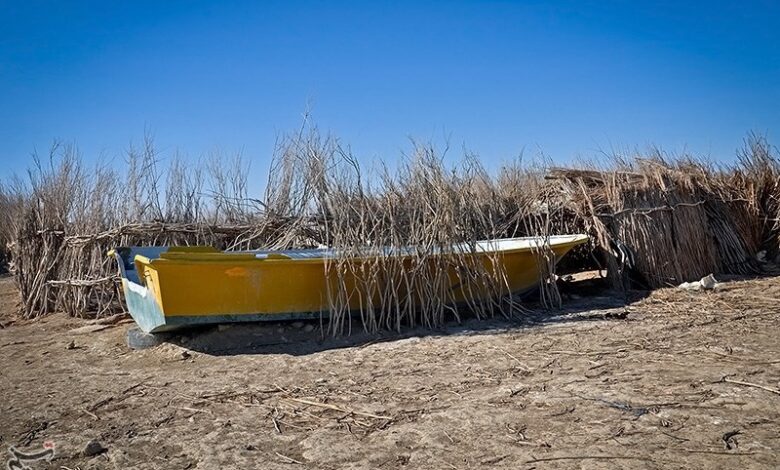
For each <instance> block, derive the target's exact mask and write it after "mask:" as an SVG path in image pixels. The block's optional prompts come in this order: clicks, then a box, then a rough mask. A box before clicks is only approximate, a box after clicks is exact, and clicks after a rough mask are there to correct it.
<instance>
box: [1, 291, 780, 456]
mask: <svg viewBox="0 0 780 470" xmlns="http://www.w3.org/2000/svg"><path fill="white" fill-rule="evenodd" d="M15 299H16V296H15V292H14V290H13V285H12V283H11V282H10V280H9V279H7V278H6V279H2V280H0V302H2V312H4V314H3V315H2V316H0V322H2V328H0V447H2V450H3V453H2V454H0V458H2V459H6V458H10V456H11V454H6V453H5V452H6V450H7V449H9V448H10V447H11V446H14V448H16V449H18V450H19V451H23V452H26V453H30V452H35V451H42V450H43V449H44V443H45V442H49V443H53V444H54V449H55V453H54V457H53V459H52V460H51V461H48V462H47V461H45V460H41V461H36V462H33V461H30V462H27V463H26V464H27V465H29V468H33V469H38V468H40V469H43V468H56V469H76V468H80V469H82V470H83V469H90V468H115V469H119V468H122V469H128V468H133V469H142V468H143V469H152V468H154V469H157V468H165V469H216V468H221V469H234V468H235V469H238V468H282V469H295V468H323V469H342V468H344V469H347V468H349V469H363V468H375V469H402V468H436V469H469V468H511V469H531V468H538V469H547V468H632V469H636V468H665V469H666V468H778V467H780V457H778V451H779V450H780V390H778V389H780V278H776V277H774V278H763V279H757V280H743V281H734V282H729V283H726V284H724V285H723V288H722V289H720V290H718V291H717V292H686V291H681V290H679V289H667V290H661V291H657V292H655V293H653V294H652V295H650V296H649V297H646V298H644V299H642V300H639V301H637V302H634V303H632V304H630V305H629V306H627V307H625V308H624V307H617V308H609V307H610V306H612V307H614V305H615V300H613V299H610V298H603V297H602V298H588V299H582V300H577V301H573V302H570V303H569V305H570V307H569V308H568V310H567V311H566V312H564V313H562V314H560V313H559V314H557V315H555V316H551V315H550V314H545V313H531V314H528V315H527V316H526V318H525V319H524V320H522V321H515V322H509V321H489V322H474V321H471V322H467V323H465V324H461V325H452V326H450V327H448V328H445V329H443V330H440V331H435V332H425V331H422V330H415V331H407V332H405V333H404V334H403V335H389V334H385V335H381V336H376V335H374V336H371V335H364V334H360V335H356V336H354V337H350V338H349V339H339V340H333V339H329V340H324V341H323V340H321V339H320V338H319V336H318V333H317V332H316V331H314V332H308V331H307V330H310V329H311V327H308V326H305V325H304V326H301V325H289V324H288V325H284V326H280V325H265V326H250V327H243V326H242V327H238V326H236V327H227V328H221V329H212V330H208V331H203V332H198V333H191V334H189V335H187V336H183V337H180V338H175V341H174V342H172V343H166V344H163V345H160V346H157V347H154V348H151V349H146V350H143V351H131V350H129V349H128V348H127V347H126V346H125V332H126V330H127V329H128V328H130V327H131V326H132V325H131V324H129V323H122V324H119V325H113V326H110V325H104V326H101V325H94V324H93V325H90V324H89V323H87V322H85V321H83V320H76V319H72V318H67V317H65V316H62V315H53V316H50V317H48V318H45V319H43V320H40V321H35V322H26V321H14V320H13V317H12V315H11V313H10V312H12V311H13V309H14V305H13V304H14V302H15ZM599 305H600V306H601V308H600V309H596V307H598V306H599ZM85 326H86V328H85ZM85 330H87V331H85ZM94 330H100V331H94ZM304 336H305V337H307V338H310V337H313V336H314V337H316V339H309V340H304V339H301V338H302V337H304ZM91 440H96V441H97V442H98V443H99V444H100V445H99V446H97V445H94V444H93V448H92V449H90V450H91V451H92V452H87V453H96V455H90V456H87V455H85V452H84V451H85V450H86V449H85V448H86V446H87V443H88V442H89V441H91ZM104 450H105V451H104ZM2 463H3V464H5V460H3V461H2Z"/></svg>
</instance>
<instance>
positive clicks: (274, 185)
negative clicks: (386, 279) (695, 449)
mask: <svg viewBox="0 0 780 470" xmlns="http://www.w3.org/2000/svg"><path fill="white" fill-rule="evenodd" d="M59 150H61V151H62V149H59ZM739 157H740V158H739V163H738V165H737V166H735V167H733V168H715V167H713V166H710V165H707V164H704V163H700V162H696V161H692V160H690V159H676V160H672V161H667V160H665V159H664V158H663V156H662V155H661V154H660V153H659V154H655V155H651V156H650V157H649V158H641V159H640V158H637V159H630V160H627V161H615V162H614V163H612V164H611V165H609V166H608V167H607V168H601V169H598V170H597V169H591V170H583V169H552V170H549V171H548V170H544V169H538V168H536V169H535V168H530V169H529V168H525V167H522V166H520V165H510V166H508V167H505V168H503V169H502V170H501V171H499V172H498V174H490V173H488V172H487V171H485V169H484V168H483V167H482V166H481V165H480V164H479V161H478V160H477V159H476V158H474V157H466V158H464V159H463V160H461V161H460V162H459V163H457V164H454V165H448V164H445V161H444V159H443V158H442V156H441V154H440V153H438V152H437V150H436V149H435V148H433V147H431V146H416V147H415V149H414V152H413V153H412V154H411V155H410V156H409V157H406V158H405V159H403V160H402V161H401V162H400V163H398V164H397V165H396V166H395V167H393V168H388V167H386V166H383V165H382V166H380V167H379V169H374V170H372V171H369V172H365V171H364V170H363V169H362V168H361V166H360V165H359V164H358V162H357V161H356V160H355V159H354V157H352V155H351V154H350V153H349V152H348V151H345V150H344V149H343V148H342V147H341V146H340V145H339V144H338V142H337V141H335V140H334V139H329V138H323V137H321V136H320V135H319V134H317V133H316V132H311V133H301V134H299V135H297V136H294V137H293V138H291V139H288V140H286V141H283V142H282V144H281V145H280V148H279V151H278V152H277V154H276V156H275V158H274V160H273V162H272V165H271V171H270V177H269V180H268V184H267V189H266V193H265V195H264V196H263V197H262V199H261V200H257V199H252V198H250V197H249V196H248V194H247V181H246V178H247V176H246V171H245V167H244V165H243V164H242V163H241V161H240V160H234V161H231V162H228V163H226V162H224V161H221V162H220V161H212V162H210V163H209V164H208V165H206V170H200V169H199V168H201V167H195V168H186V167H185V166H183V165H182V164H181V163H180V162H179V161H178V160H177V159H174V160H173V161H172V163H171V165H170V166H169V167H168V168H167V169H159V168H158V165H157V164H158V160H159V159H158V157H157V154H156V152H155V150H154V148H153V146H152V145H151V142H146V143H145V145H144V146H143V148H141V149H138V150H134V151H131V152H130V153H129V154H128V163H127V171H126V172H123V173H120V174H117V173H116V172H115V170H107V169H104V168H99V169H98V170H97V171H86V170H85V169H84V167H83V166H82V165H81V163H80V160H79V158H78V156H77V155H75V154H74V153H73V152H72V151H71V150H70V149H65V150H64V151H63V153H62V154H61V155H57V158H52V159H50V161H49V162H48V163H47V164H42V163H40V162H39V163H38V166H37V170H36V171H34V172H32V173H31V174H32V178H31V182H30V185H29V188H28V189H27V192H26V193H25V194H24V197H22V198H20V199H17V202H16V204H17V205H16V207H17V210H16V211H15V212H14V216H13V217H11V220H10V221H9V223H8V226H9V227H11V230H12V233H13V236H12V238H13V240H12V245H11V247H12V255H13V268H14V274H15V278H16V281H17V283H18V284H19V287H20V292H21V296H22V302H21V305H22V313H23V314H24V315H25V316H28V317H34V316H38V315H43V314H46V313H49V312H52V311H55V310H64V311H66V312H68V313H70V314H72V315H77V316H85V315H105V314H108V313H113V312H116V311H119V310H121V309H122V308H123V307H122V302H121V293H120V290H119V286H118V283H117V278H116V274H115V273H116V267H115V266H114V265H113V261H112V260H110V259H108V258H107V257H106V256H105V253H106V252H107V251H108V250H109V249H110V248H113V247H115V246H119V245H155V244H156V245H160V244H166V245H175V244H180V245H192V244H205V245H213V246H215V247H218V248H220V249H252V248H260V247H263V248H290V247H312V246H318V245H323V246H330V247H337V248H339V249H340V251H341V253H343V255H344V257H345V258H346V257H349V256H353V255H360V254H361V253H366V252H371V251H372V250H373V249H375V248H376V247H390V248H400V247H405V246H409V245H417V246H420V247H421V249H420V250H419V259H418V261H419V266H425V265H426V263H427V262H429V261H430V259H431V258H430V256H431V254H432V253H434V252H435V250H436V249H437V248H440V247H443V246H447V245H448V244H452V243H466V244H470V243H471V244H473V242H474V241H476V240H479V239H488V238H499V237H512V236H525V235H536V236H546V235H552V234H559V233H573V232H587V233H589V234H590V235H591V236H592V238H593V243H592V244H591V245H590V246H589V247H587V248H586V249H585V250H586V251H584V252H583V255H582V256H581V258H579V259H581V260H584V261H585V262H588V263H591V262H593V260H596V261H597V262H598V263H600V264H601V265H602V266H603V267H604V268H606V269H607V271H608V276H609V278H610V280H611V282H612V283H613V285H614V286H616V287H620V288H626V287H629V286H630V284H629V283H633V284H631V285H634V286H636V285H638V286H640V287H647V288H656V287H661V286H667V285H675V284H679V283H680V282H684V281H690V280H697V279H699V278H701V277H703V276H705V275H707V274H709V273H747V272H755V271H759V270H760V269H761V268H762V265H761V262H760V261H759V260H758V259H757V255H758V254H759V253H760V252H761V251H765V252H766V256H765V257H764V258H765V259H773V258H774V257H775V256H777V255H778V251H780V250H779V248H780V222H778V219H780V202H779V201H780V183H778V179H779V178H780V164H778V160H777V158H776V157H775V156H774V155H773V153H772V151H771V148H770V147H769V145H768V144H767V143H766V141H765V140H763V139H761V138H756V137H751V138H750V139H749V140H748V142H747V145H746V147H745V150H744V151H742V152H741V153H740V155H739ZM120 175H121V176H120ZM127 175H129V176H127ZM19 201H21V202H19ZM373 252H376V250H373ZM539 255H540V261H544V260H545V256H547V255H548V254H546V253H540V254H539ZM549 261H550V260H549V259H547V263H545V262H542V263H540V269H541V270H542V271H543V272H542V274H543V279H544V282H543V283H542V286H541V289H540V293H541V296H542V299H543V300H544V301H545V302H546V303H548V304H551V305H556V304H558V303H559V302H560V298H559V297H558V295H557V290H556V287H555V282H554V278H555V276H554V274H555V269H554V266H551V265H550V263H549ZM464 262H465V261H464V259H448V260H446V263H455V264H458V263H464ZM373 263H374V264H373V265H371V266H366V267H364V269H365V272H360V273H354V272H350V273H347V272H346V271H345V270H346V269H351V268H350V264H349V263H344V262H342V260H339V259H336V260H334V261H333V262H331V263H329V265H328V267H327V268H326V269H329V270H333V272H334V273H335V275H336V278H338V277H339V276H342V277H343V276H345V275H346V274H350V275H351V276H357V277H358V278H359V279H361V282H362V283H363V284H364V289H365V291H366V292H371V291H372V289H373V288H374V287H373V286H375V285H376V284H377V282H378V280H377V279H375V278H374V277H372V276H374V274H375V273H376V272H385V273H387V272H390V273H393V272H396V271H398V272H397V275H398V276H400V278H402V279H404V282H406V283H407V284H408V285H423V286H426V288H429V289H430V291H429V292H428V295H426V296H425V302H423V306H422V307H419V306H418V304H419V302H418V301H419V300H420V299H407V298H403V297H402V294H401V291H402V290H398V292H396V291H395V290H394V289H392V288H390V289H389V291H388V292H384V293H383V295H382V301H381V305H379V306H378V307H376V308H373V309H372V311H366V312H361V314H362V316H363V320H364V325H366V327H367V328H368V329H379V328H396V329H397V328H400V327H401V326H402V325H416V324H422V325H426V326H436V325H439V324H441V322H442V321H444V319H445V318H448V317H452V316H454V317H456V318H457V317H458V315H459V312H457V311H454V310H453V309H451V308H450V307H449V299H448V298H447V295H448V292H447V290H446V289H444V290H442V289H439V287H440V286H441V283H440V282H438V281H437V279H438V278H437V277H436V276H437V275H438V274H437V272H435V271H436V270H433V272H431V271H430V270H428V271H425V270H416V271H414V272H401V271H402V270H401V267H400V266H398V265H394V264H393V263H394V260H393V259H392V257H386V256H385V257H383V256H377V257H375V259H374V261H373ZM379 268H381V269H379ZM442 269H444V266H442ZM394 270H395V271H394ZM465 271H469V269H465ZM470 272H472V273H473V274H472V275H473V276H475V282H478V283H482V284H483V285H485V286H488V287H490V286H498V287H500V283H501V282H503V281H502V273H500V272H476V273H475V272H474V270H473V269H471V270H470ZM498 287H496V289H497V290H500V289H498ZM328 295H329V299H330V301H331V310H332V312H331V313H332V317H333V321H332V322H331V325H330V326H331V329H332V331H333V332H341V331H343V328H345V326H348V324H347V323H348V322H347V323H345V322H344V319H345V318H346V312H345V309H344V306H345V305H346V299H344V298H343V291H341V290H340V289H339V286H338V285H336V286H334V288H333V290H332V292H329V293H328ZM470 307H471V311H472V313H475V314H476V315H477V316H491V315H496V314H502V315H512V314H514V313H516V312H517V311H518V306H517V305H516V304H515V303H514V300H513V299H508V301H507V299H504V300H502V301H500V302H495V303H491V304H477V303H474V304H473V305H470Z"/></svg>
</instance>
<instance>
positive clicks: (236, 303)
mask: <svg viewBox="0 0 780 470" xmlns="http://www.w3.org/2000/svg"><path fill="white" fill-rule="evenodd" d="M587 241H588V237H587V235H561V236H552V237H547V238H533V237H531V238H506V239H497V240H489V241H481V242H477V243H476V244H474V245H470V246H468V247H466V246H465V245H463V246H456V247H454V248H452V249H451V251H449V252H446V251H442V255H444V254H446V253H450V254H451V253H453V252H460V253H461V254H466V255H468V256H471V257H475V258H472V260H476V261H477V262H478V263H479V264H481V265H482V266H484V267H485V268H487V269H490V268H491V267H492V265H493V263H496V262H498V263H502V268H503V272H504V273H505V284H506V287H504V288H502V289H499V290H500V291H501V294H502V295H506V294H510V293H521V292H524V291H527V290H529V289H530V288H532V287H534V286H535V285H536V284H537V283H538V282H539V272H540V270H539V267H538V265H537V263H538V259H539V257H538V256H537V255H536V254H535V253H538V251H537V249H538V248H539V247H540V246H542V245H543V244H548V246H549V248H550V249H551V250H552V251H553V252H554V253H555V255H556V261H557V260H559V259H560V258H561V257H563V256H564V255H565V254H566V253H567V252H568V251H569V250H571V249H572V248H573V247H575V246H577V245H580V244H582V243H585V242H587ZM459 250H460V251H459ZM413 253H414V249H405V250H397V251H396V252H395V253H389V252H387V251H385V252H383V253H382V256H392V257H396V258H397V260H398V261H400V263H401V266H406V263H411V262H412V259H413V257H414V254H413ZM109 254H112V255H114V256H115V257H116V259H117V262H118V264H119V271H120V274H121V277H122V287H123V290H124V294H125V301H126V303H127V308H128V310H129V312H130V315H131V316H132V317H133V318H134V319H135V321H136V323H137V324H138V326H139V327H140V328H141V329H142V330H143V331H145V332H147V333H158V332H163V331H168V330H172V329H176V328H181V327H186V326H192V325H199V324H205V323H228V322H239V321H263V320H294V319H305V318H313V317H314V318H317V317H319V316H320V315H327V313H328V308H329V302H328V298H327V297H328V295H327V293H328V286H329V285H332V284H329V283H332V282H334V276H335V274H334V271H333V270H328V269H327V263H328V262H329V261H333V262H342V263H343V262H345V261H344V258H343V257H341V258H339V257H338V256H337V253H334V252H333V251H332V250H329V249H311V250H286V251H243V252H222V251H219V250H216V249H214V248H211V247H162V246H158V247H121V248H116V249H115V250H112V251H111V252H110V253H109ZM435 256H438V255H434V256H433V258H435ZM372 259H376V255H374V256H370V255H364V256H363V257H362V258H361V257H358V258H348V259H347V260H346V262H347V263H353V264H354V265H355V266H359V265H360V264H361V263H370V262H371V260H372ZM336 260H339V261H336ZM356 271H357V270H353V271H352V272H356ZM443 277H444V279H445V282H449V288H450V289H452V292H453V298H454V300H455V301H456V302H457V301H459V300H463V299H465V298H466V292H469V293H470V294H471V296H472V297H471V298H472V299H473V297H474V292H475V289H474V288H473V286H468V285H466V284H467V282H464V280H463V279H461V277H460V276H459V275H458V270H457V269H456V268H452V269H449V272H448V273H447V275H446V276H443ZM379 278H380V279H381V276H379ZM341 280H342V281H345V279H344V277H342V278H341ZM355 284H356V282H355V280H354V279H352V280H350V279H346V282H345V284H344V285H346V286H347V289H357V288H356V287H355ZM375 288H382V286H375ZM476 292H477V294H476V296H477V297H479V296H487V295H493V296H494V295H495V294H496V291H495V290H493V291H492V292H491V293H490V294H488V293H487V292H485V291H484V289H482V290H480V289H476ZM358 297H359V296H354V298H355V299H357V298H358ZM418 298H419V297H418ZM360 301H361V300H353V301H350V304H349V308H350V309H359V308H360V307H361V304H359V303H358V302H360ZM362 301H363V302H365V299H362ZM363 306H364V305H363Z"/></svg>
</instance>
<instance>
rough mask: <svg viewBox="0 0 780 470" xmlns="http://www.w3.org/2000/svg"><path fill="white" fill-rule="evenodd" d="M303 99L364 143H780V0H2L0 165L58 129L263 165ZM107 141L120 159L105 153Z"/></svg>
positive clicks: (119, 145) (386, 148) (343, 133)
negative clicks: (145, 140) (755, 138)
mask: <svg viewBox="0 0 780 470" xmlns="http://www.w3.org/2000/svg"><path fill="white" fill-rule="evenodd" d="M307 107H308V108H311V109H312V110H313V115H314V117H315V120H316V122H317V123H318V125H319V126H320V128H322V129H324V130H328V131H332V132H333V133H335V134H336V135H338V136H340V137H341V138H342V139H343V141H344V142H346V143H349V144H351V145H352V148H353V150H354V151H355V152H356V153H358V154H360V155H361V156H362V157H363V158H375V157H382V158H387V159H392V158H395V157H396V156H397V155H398V154H399V153H400V152H401V150H405V149H408V148H409V145H408V138H409V137H416V138H419V139H434V140H438V141H441V140H442V139H443V136H450V141H451V143H452V144H453V146H454V147H460V146H461V145H464V144H465V145H466V146H467V147H468V148H469V149H472V150H474V151H476V152H477V153H478V154H480V155H481V157H482V158H483V159H484V160H485V161H487V162H500V161H502V160H508V159H511V158H512V157H514V156H516V155H518V154H519V153H520V152H521V150H523V149H525V151H526V153H528V152H531V153H535V152H537V151H539V150H542V151H544V152H545V153H546V154H548V155H549V156H550V157H552V158H553V159H554V160H556V161H558V162H561V163H565V162H566V161H570V160H571V159H573V158H576V157H577V156H578V155H579V156H591V155H596V154H597V153H598V152H599V151H600V150H609V149H610V148H626V147H639V148H643V147H644V146H646V145H648V144H650V143H655V144H658V145H660V146H662V147H664V148H666V149H668V150H670V151H680V150H681V149H684V148H687V149H688V150H690V151H692V152H694V153H697V154H705V155H707V154H709V155H711V156H713V157H714V158H718V159H721V160H728V159H731V158H733V155H734V150H735V149H736V148H737V147H738V146H739V145H740V144H741V140H742V138H743V137H744V136H745V134H746V133H747V132H748V131H750V130H755V131H758V132H760V133H766V134H767V135H768V136H769V139H770V141H773V142H774V143H775V144H777V143H778V141H780V137H779V136H778V134H780V2H778V1H777V0H764V1H753V2H731V1H729V2H719V1H709V2H679V1H673V2H642V1H624V2H609V1H568V2H566V1H564V2H553V1H549V2H548V1H527V2H520V1H518V2H476V1H475V2H459V1H446V2H444V1H442V2H437V1H433V2H425V4H424V5H423V2H404V1H392V2H379V1H371V2H338V1H323V2H297V1H279V2H272V1H268V2H260V1H257V2H238V1H220V2H202V1H201V2H199V1H187V2H177V1H123V2H118V1H117V2H112V1H108V0H100V1H82V2H78V1H58V2H53V1H52V2H47V1H36V0H17V1H5V0H0V161H2V166H0V175H7V174H9V173H11V172H14V171H20V170H23V169H24V168H25V167H26V166H27V165H28V164H29V162H30V154H31V153H32V152H33V151H34V150H36V149H37V150H38V151H46V149H47V148H48V146H49V145H50V143H51V142H52V140H53V139H60V140H64V141H68V142H75V143H77V144H78V145H79V147H80V149H81V150H82V152H83V153H84V155H85V156H86V157H87V158H89V159H95V158H97V156H98V155H100V154H101V153H102V154H105V155H109V156H121V153H122V151H123V149H125V148H127V147H128V144H129V143H130V142H131V141H138V140H139V139H140V138H141V137H142V136H143V133H144V129H151V130H152V131H153V133H154V134H155V136H156V140H157V142H158V144H159V145H160V147H161V148H162V150H163V151H165V152H170V151H172V150H173V149H180V150H182V151H184V152H186V153H188V154H190V155H195V156H197V155H201V154H204V153H206V152H209V151H211V150H214V149H220V150H222V151H223V152H227V153H230V152H234V151H238V150H242V151H243V153H244V155H245V156H247V157H249V158H251V159H252V161H253V163H252V165H253V167H255V168H257V167H260V168H264V167H266V166H267V162H268V158H269V155H270V153H271V151H272V149H273V146H274V140H275V138H276V136H277V135H279V133H281V132H285V131H288V130H294V129H295V128H296V127H297V126H298V125H299V123H300V120H301V114H302V112H303V111H304V110H305V109H307ZM115 158H119V157H115Z"/></svg>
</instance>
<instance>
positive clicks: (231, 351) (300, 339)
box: [166, 289, 645, 356]
mask: <svg viewBox="0 0 780 470" xmlns="http://www.w3.org/2000/svg"><path fill="white" fill-rule="evenodd" d="M589 294H590V295H589V296H581V295H578V294H573V295H572V294H571V293H568V294H565V296H566V297H569V298H568V300H566V301H565V302H564V306H563V308H562V309H557V310H552V311H551V310H546V309H544V308H543V307H542V306H541V305H540V304H539V303H538V302H534V301H533V300H532V301H531V302H526V303H525V305H526V306H527V307H526V308H527V309H526V310H525V311H523V312H522V313H518V314H517V315H516V317H515V318H503V317H497V318H492V319H486V320H478V319H476V318H473V317H464V318H463V319H462V320H461V321H460V322H457V321H455V320H454V319H453V320H452V321H450V322H448V323H446V324H445V325H444V326H442V327H441V328H437V329H429V328H423V327H415V328H405V329H403V330H402V331H401V332H395V331H381V332H377V333H367V332H365V331H364V330H363V326H362V323H361V322H360V320H359V319H353V320H352V324H351V328H352V329H351V333H350V334H344V335H341V336H337V337H332V336H330V335H328V334H327V333H324V329H325V327H326V326H327V323H326V321H327V320H323V321H322V322H320V321H318V320H313V321H308V322H301V321H298V322H262V323H241V324H227V325H219V326H211V327H202V328H197V329H191V330H187V331H185V332H182V333H177V334H175V335H172V336H170V337H168V338H167V339H166V341H167V342H169V343H173V344H176V345H179V346H182V347H185V348H187V349H189V350H191V351H197V352H200V353H204V354H209V355H213V356H232V355H243V354H290V355H305V354H311V353H315V352H319V351H326V350H331V349H339V348H349V347H361V346H367V345H370V344H375V343H382V342H388V341H397V340H401V339H408V338H414V337H435V336H449V335H480V334H495V333H509V332H513V331H521V330H523V329H527V328H534V327H539V326H542V325H549V324H556V323H563V322H582V321H604V320H610V321H615V320H623V321H625V320H626V319H627V316H628V310H627V309H626V306H627V305H628V304H629V303H631V302H633V301H636V300H638V299H639V298H641V297H643V296H644V294H645V293H644V292H633V293H632V294H631V295H629V296H626V295H624V294H623V293H617V292H614V291H608V290H604V289H596V290H595V291H592V292H589Z"/></svg>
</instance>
